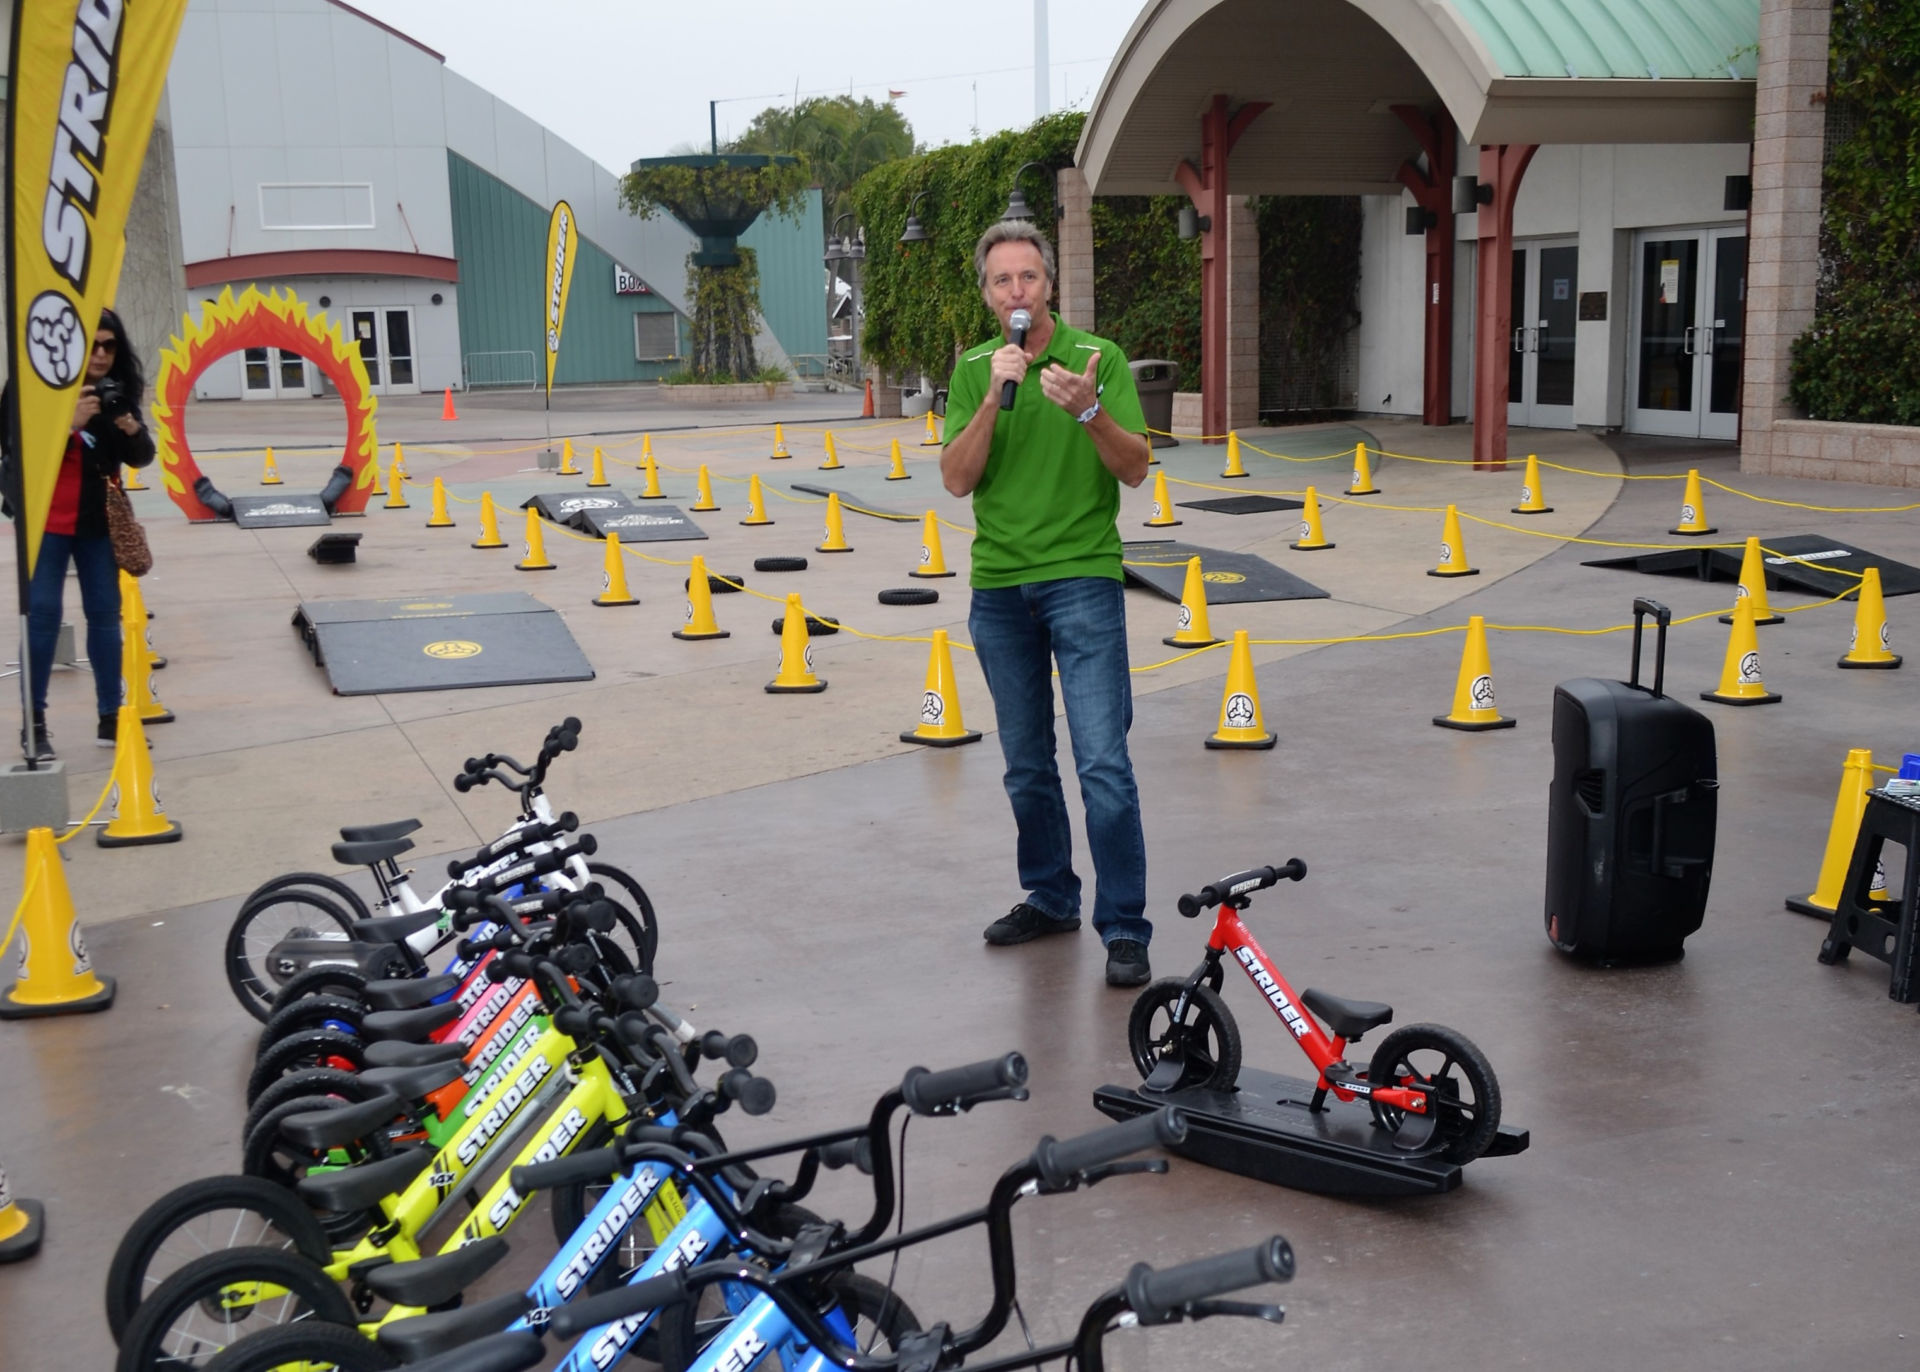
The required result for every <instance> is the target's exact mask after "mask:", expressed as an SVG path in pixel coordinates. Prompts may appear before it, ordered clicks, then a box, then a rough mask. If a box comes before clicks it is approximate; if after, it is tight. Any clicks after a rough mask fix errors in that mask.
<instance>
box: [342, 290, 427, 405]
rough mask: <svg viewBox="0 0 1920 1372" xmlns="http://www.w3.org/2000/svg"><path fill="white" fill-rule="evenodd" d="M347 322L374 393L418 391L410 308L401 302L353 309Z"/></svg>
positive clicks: (368, 382) (368, 383) (389, 393)
mask: <svg viewBox="0 0 1920 1372" xmlns="http://www.w3.org/2000/svg"><path fill="white" fill-rule="evenodd" d="M350 323H351V326H352V329H353V339H354V342H355V343H357V344H358V345H359V347H360V361H361V362H362V363H363V364H364V365H365V366H366V369H367V385H368V386H369V387H370V388H371V389H372V391H373V393H374V394H375V395H393V394H396V393H415V392H418V391H419V389H420V382H419V380H418V379H417V378H416V377H415V375H414V365H413V364H414V355H413V311H412V310H411V309H409V308H407V307H406V306H404V305H401V306H384V305H383V306H378V307H375V308H373V309H365V310H354V311H353V312H352V314H351V316H350Z"/></svg>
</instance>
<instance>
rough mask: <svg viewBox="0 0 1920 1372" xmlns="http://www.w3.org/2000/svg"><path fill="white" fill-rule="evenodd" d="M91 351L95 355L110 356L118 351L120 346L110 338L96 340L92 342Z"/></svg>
mask: <svg viewBox="0 0 1920 1372" xmlns="http://www.w3.org/2000/svg"><path fill="white" fill-rule="evenodd" d="M93 350H94V351H95V352H97V353H106V354H108V355H109V356H111V355H112V354H114V353H116V352H118V351H120V345H119V344H118V343H116V342H114V341H113V340H112V339H111V338H96V339H94V340H93Z"/></svg>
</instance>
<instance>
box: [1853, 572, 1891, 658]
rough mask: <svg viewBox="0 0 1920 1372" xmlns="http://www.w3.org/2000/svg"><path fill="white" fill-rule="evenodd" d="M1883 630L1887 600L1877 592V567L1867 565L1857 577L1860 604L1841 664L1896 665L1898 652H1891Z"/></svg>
mask: <svg viewBox="0 0 1920 1372" xmlns="http://www.w3.org/2000/svg"><path fill="white" fill-rule="evenodd" d="M1892 642H1893V639H1892V635H1891V634H1890V633H1889V632H1888V629H1887V602H1886V599H1885V597H1884V596H1883V595H1882V594H1881V591H1880V569H1879V568H1878V567H1869V568H1867V570H1866V571H1865V572H1864V573H1863V574H1862V575H1861V578H1860V605H1859V608H1857V609H1856V610H1855V611H1854V614H1853V641H1852V642H1851V644H1849V646H1848V649H1847V655H1846V656H1845V657H1843V658H1841V659H1840V665H1841V666H1842V667H1877V668H1880V669H1881V670H1883V671H1884V670H1886V669H1889V668H1893V667H1898V666H1899V665H1900V662H1901V658H1900V654H1898V653H1896V652H1894V651H1892V648H1891V646H1890V645H1891V644H1892Z"/></svg>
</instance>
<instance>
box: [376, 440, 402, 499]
mask: <svg viewBox="0 0 1920 1372" xmlns="http://www.w3.org/2000/svg"><path fill="white" fill-rule="evenodd" d="M396 446H397V445H396ZM382 508H384V509H388V510H404V509H407V508H408V505H407V474H406V473H405V472H403V471H401V470H400V463H399V461H398V459H396V460H395V461H394V464H393V465H392V466H391V467H389V468H388V469H387V503H386V505H385V506H383V507H382Z"/></svg>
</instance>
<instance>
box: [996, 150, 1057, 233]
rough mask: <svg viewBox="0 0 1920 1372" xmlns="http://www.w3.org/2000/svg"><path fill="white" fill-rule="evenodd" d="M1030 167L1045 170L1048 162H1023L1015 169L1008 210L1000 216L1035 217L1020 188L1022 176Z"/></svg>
mask: <svg viewBox="0 0 1920 1372" xmlns="http://www.w3.org/2000/svg"><path fill="white" fill-rule="evenodd" d="M1029 167H1038V168H1040V170H1041V171H1045V170H1046V169H1047V164H1046V163H1045V162H1022V163H1021V164H1020V165H1019V166H1018V167H1017V168H1015V169H1014V173H1013V190H1012V192H1011V193H1010V194H1009V195H1008V196H1007V211H1006V213H1005V214H1003V215H1001V216H1000V217H1001V219H1003V220H1004V219H1031V218H1033V211H1032V210H1030V209H1028V208H1027V197H1026V196H1025V195H1024V194H1023V193H1022V192H1021V190H1020V178H1021V177H1022V176H1024V175H1026V172H1027V169H1028V168H1029Z"/></svg>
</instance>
